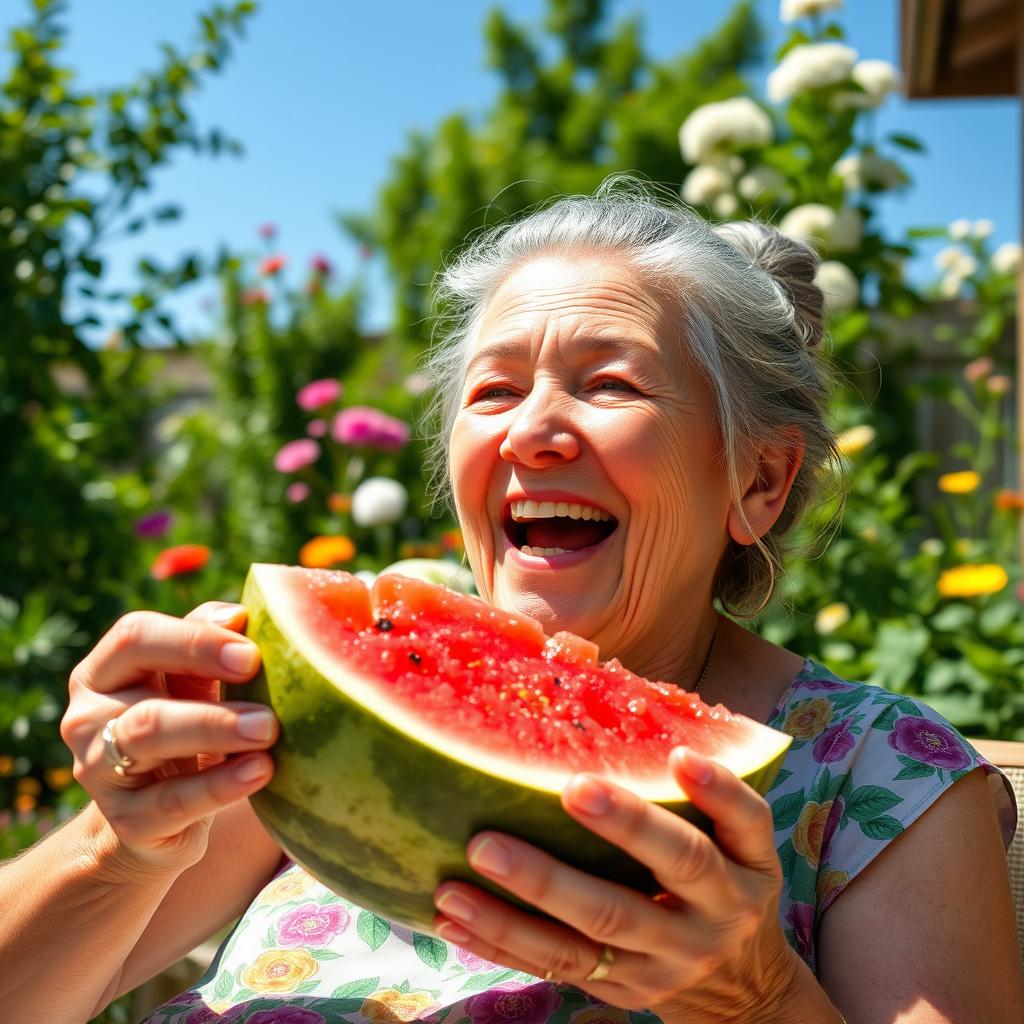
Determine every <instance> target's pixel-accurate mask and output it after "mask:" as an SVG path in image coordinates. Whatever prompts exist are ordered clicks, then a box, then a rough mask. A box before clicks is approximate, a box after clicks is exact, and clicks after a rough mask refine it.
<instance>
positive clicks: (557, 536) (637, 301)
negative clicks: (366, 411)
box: [451, 257, 731, 677]
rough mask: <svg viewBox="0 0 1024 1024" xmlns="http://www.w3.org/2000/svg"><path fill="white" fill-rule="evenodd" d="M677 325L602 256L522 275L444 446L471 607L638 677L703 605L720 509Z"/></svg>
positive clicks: (502, 300) (479, 346)
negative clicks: (591, 647)
mask: <svg viewBox="0 0 1024 1024" xmlns="http://www.w3.org/2000/svg"><path fill="white" fill-rule="evenodd" d="M677 321H678V316H677V315H676V316H673V314H672V311H671V308H670V307H669V305H668V304H667V302H666V301H665V300H664V299H662V298H661V297H660V295H659V294H658V293H657V292H656V291H655V290H654V289H652V288H651V287H650V286H649V285H648V284H646V283H645V282H644V281H643V280H642V279H641V278H640V277H639V276H638V275H637V273H636V272H635V271H632V270H630V269H628V268H626V267H625V266H623V265H621V264H619V263H617V262H610V261H607V260H601V259H598V258H588V259H585V260H571V259H568V258H557V257H551V258H543V259H538V260H536V261H534V262H533V263H530V264H528V265H527V266H525V267H524V268H522V269H521V270H519V271H518V272H516V273H515V274H513V275H512V276H510V277H509V278H508V279H507V280H506V281H505V282H504V283H503V284H502V286H501V287H500V288H499V289H498V291H497V292H496V293H495V296H494V298H493V300H492V301H491V303H490V305H489V307H488V308H487V310H486V313H485V318H484V321H483V323H482V326H481V328H480V331H479V333H478V336H477V338H476V340H475V344H474V348H473V352H472V355H471V362H470V367H469V371H468V374H467V378H466V381H465V386H464V390H463V395H462V405H461V409H460V411H459V414H458V416H457V418H456V421H455V425H454V428H453V431H452V437H451V474H452V481H453V487H454V493H455V501H456V506H457V509H458V514H459V519H460V521H461V524H462V529H463V532H464V535H465V540H466V550H467V553H468V557H469V560H470V563H471V565H472V568H473V571H474V573H475V575H476V579H477V584H478V587H479V589H480V592H481V594H482V596H483V597H484V598H485V599H486V600H488V601H490V602H491V603H493V604H495V605H497V606H498V607H500V608H504V609H507V610H508V611H513V612H522V613H526V614H528V615H532V616H534V617H535V618H537V619H539V620H540V622H541V623H542V624H543V626H544V627H545V629H546V630H547V631H548V632H549V633H550V632H553V631H554V630H556V629H569V630H572V631H573V632H575V633H579V634H581V635H582V636H586V637H589V638H590V639H592V640H594V641H595V642H597V643H598V644H599V645H600V646H601V649H602V656H603V657H611V656H613V655H614V656H617V657H619V658H621V659H622V660H623V661H624V662H625V664H627V665H628V666H630V667H632V668H635V670H637V671H645V670H646V671H647V672H648V674H649V673H650V672H651V671H654V670H656V669H657V667H658V665H659V664H660V663H662V662H665V668H664V670H663V672H667V670H668V667H669V665H670V664H671V660H672V659H671V656H670V652H671V650H672V649H673V648H674V647H675V646H676V642H675V641H676V638H677V637H678V636H679V634H680V631H681V630H683V631H686V630H687V629H688V627H689V625H690V624H691V623H693V624H695V623H696V622H697V620H698V618H699V617H700V616H702V615H704V614H706V612H707V609H708V607H709V605H710V600H711V585H712V581H713V578H714V573H715V569H716V566H717V564H718V561H719V558H720V556H721V554H722V552H723V550H724V548H725V545H726V542H727V540H728V527H727V522H728V510H729V507H730V504H731V502H730V496H729V490H728V485H727V481H726V479H725V473H724V468H723V463H721V462H720V460H719V451H720V442H719V438H718V432H717V429H716V426H715V420H714V415H713V411H712V404H711V400H710V395H709V392H708V391H707V387H706V385H705V384H704V382H703V381H702V380H701V379H700V378H699V377H698V376H697V375H696V374H695V372H694V370H693V368H692V366H691V363H690V361H689V358H688V356H687V354H686V346H685V345H684V344H683V339H682V338H681V336H680V328H679V326H678V322H677ZM663 677H665V676H664V675H663Z"/></svg>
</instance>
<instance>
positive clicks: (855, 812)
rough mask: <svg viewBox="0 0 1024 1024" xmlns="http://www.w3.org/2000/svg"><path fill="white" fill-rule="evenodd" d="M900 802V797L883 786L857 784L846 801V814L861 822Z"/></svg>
mask: <svg viewBox="0 0 1024 1024" xmlns="http://www.w3.org/2000/svg"><path fill="white" fill-rule="evenodd" d="M902 802H903V798H902V797H900V796H897V795H896V794H895V793H894V792H893V791H892V790H891V789H886V788H885V787H884V786H858V787H857V789H855V790H854V791H853V792H852V793H851V794H850V797H849V799H848V800H847V801H846V814H847V816H848V817H851V818H853V819H854V820H855V821H859V822H861V823H862V824H863V823H864V822H865V821H870V820H871V819H873V818H877V817H878V815H880V814H884V813H885V812H886V811H888V810H890V809H891V808H893V807H895V806H896V805H897V804H899V803H902Z"/></svg>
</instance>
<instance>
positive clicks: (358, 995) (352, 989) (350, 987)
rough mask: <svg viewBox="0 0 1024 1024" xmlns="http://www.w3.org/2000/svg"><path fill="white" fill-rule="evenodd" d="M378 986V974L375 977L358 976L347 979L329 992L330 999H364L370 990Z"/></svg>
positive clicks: (373, 990)
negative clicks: (350, 979)
mask: <svg viewBox="0 0 1024 1024" xmlns="http://www.w3.org/2000/svg"><path fill="white" fill-rule="evenodd" d="M378 988H380V976H379V975H378V976H377V977H376V978H359V979H357V980H356V981H347V982H346V983H345V984H344V985H340V986H339V987H338V988H336V989H335V990H334V991H333V992H332V993H331V998H332V999H365V998H366V997H367V996H368V995H369V994H370V993H371V992H375V991H376V990H377V989H378Z"/></svg>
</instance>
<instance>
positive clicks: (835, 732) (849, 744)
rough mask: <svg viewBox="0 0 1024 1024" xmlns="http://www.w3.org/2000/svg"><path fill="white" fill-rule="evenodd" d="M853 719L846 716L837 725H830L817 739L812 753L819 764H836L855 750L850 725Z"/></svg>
mask: <svg viewBox="0 0 1024 1024" xmlns="http://www.w3.org/2000/svg"><path fill="white" fill-rule="evenodd" d="M852 721H853V719H851V718H844V719H843V720H842V721H841V722H839V723H838V724H837V725H832V726H829V728H827V729H826V730H825V731H824V732H823V733H822V734H821V735H820V736H819V737H818V739H817V741H816V742H815V744H814V749H813V750H812V751H811V753H812V754H813V755H814V760H815V761H817V762H818V764H834V763H835V762H836V761H842V759H843V758H844V757H846V755H847V754H848V753H849V752H850V751H851V750H853V747H854V739H853V733H852V732H850V725H851V723H852Z"/></svg>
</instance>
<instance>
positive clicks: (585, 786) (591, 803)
mask: <svg viewBox="0 0 1024 1024" xmlns="http://www.w3.org/2000/svg"><path fill="white" fill-rule="evenodd" d="M569 802H570V803H571V804H572V805H573V807H575V808H577V810H580V811H583V813H584V814H592V815H594V816H595V817H596V816H597V815H599V814H607V813H608V812H609V811H610V810H611V809H612V801H611V797H610V796H609V795H608V790H606V789H605V788H604V786H602V785H601V783H600V782H598V781H597V780H596V779H592V778H590V777H589V776H587V775H577V776H576V778H575V779H573V780H572V785H571V786H570V788H569Z"/></svg>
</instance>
